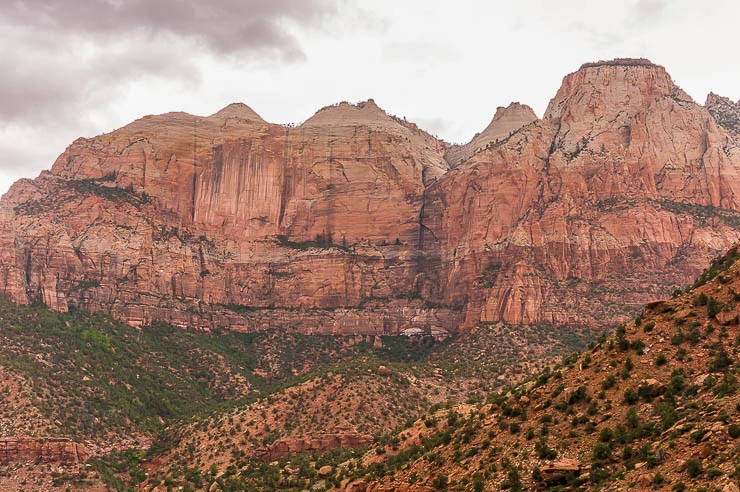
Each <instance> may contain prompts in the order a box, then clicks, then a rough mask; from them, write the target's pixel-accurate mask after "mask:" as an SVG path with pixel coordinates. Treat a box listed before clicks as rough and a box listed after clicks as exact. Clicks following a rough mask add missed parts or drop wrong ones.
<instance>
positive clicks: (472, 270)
mask: <svg viewBox="0 0 740 492" xmlns="http://www.w3.org/2000/svg"><path fill="white" fill-rule="evenodd" d="M718 108H719V109H718ZM723 108H725V109H723ZM727 108H729V109H727ZM732 111H733V110H732V106H731V105H730V104H729V103H727V104H726V101H724V100H720V99H718V98H710V100H709V101H708V102H707V106H706V107H702V106H700V105H698V104H696V103H695V102H693V101H692V100H691V98H689V96H687V95H686V94H685V93H684V92H683V91H682V90H681V89H679V88H678V87H677V86H676V85H675V84H674V83H673V81H672V80H671V78H670V76H669V75H668V74H667V73H666V72H665V70H664V69H663V68H662V67H660V66H657V65H654V64H652V63H650V62H649V61H647V60H641V59H640V60H613V61H609V62H598V63H590V64H586V65H584V66H583V67H581V69H580V70H578V71H576V72H575V73H572V74H570V75H568V76H566V77H565V79H564V80H563V84H562V86H561V88H560V90H559V91H558V93H557V95H556V96H555V98H553V100H552V101H551V102H550V104H549V106H548V109H547V111H546V113H545V116H544V118H543V119H541V120H536V117H535V116H534V113H533V112H532V111H531V109H530V108H528V107H527V106H524V105H521V104H518V103H514V104H512V105H510V106H509V107H507V108H500V109H499V111H498V112H497V114H496V116H495V117H494V119H493V121H492V122H491V124H490V125H489V126H488V127H487V128H486V129H485V130H484V131H483V132H481V133H480V134H479V135H477V136H476V137H475V138H474V139H473V140H472V141H471V142H470V143H469V144H467V145H466V146H462V147H450V146H449V145H448V144H446V143H444V142H441V141H439V140H437V139H435V138H434V137H432V136H431V135H429V134H428V133H426V132H424V131H422V130H420V129H419V128H417V127H416V125H414V124H413V123H410V122H407V121H405V120H404V119H400V118H397V117H394V116H392V115H389V114H387V113H385V112H384V111H383V110H381V109H380V108H379V107H378V106H377V105H376V104H375V102H374V101H372V100H368V101H366V102H363V103H359V104H357V105H352V104H349V103H340V104H338V105H335V106H330V107H327V108H324V109H322V110H320V111H318V112H317V113H316V114H315V115H314V116H313V117H311V118H309V119H308V120H307V121H306V122H305V123H303V124H302V125H300V126H298V127H290V126H281V125H274V124H270V123H267V122H265V121H264V120H263V119H262V118H261V117H260V116H259V115H257V114H256V113H255V112H254V111H252V110H251V109H250V108H249V107H247V106H246V105H243V104H235V105H230V106H228V107H227V108H224V109H223V110H221V111H219V112H217V113H215V114H214V115H211V116H208V117H197V116H192V115H188V114H185V113H169V114H165V115H160V116H147V117H144V118H142V119H140V120H137V121H135V122H133V123H131V124H130V125H128V126H126V127H124V128H122V129H120V130H117V131H115V132H112V133H110V134H106V135H101V136H98V137H95V138H92V139H79V140H77V141H75V142H74V143H73V144H72V145H71V146H70V147H69V148H68V149H67V150H66V151H65V152H64V153H63V154H62V155H61V156H60V157H59V158H58V159H57V161H56V162H55V163H54V166H53V167H52V169H51V171H50V172H45V173H42V175H41V176H39V177H38V178H37V179H35V180H33V181H32V180H21V181H20V182H18V183H16V184H15V185H14V186H13V187H12V188H11V190H10V191H9V192H8V193H7V194H6V195H5V196H4V197H3V199H2V201H1V202H0V291H1V292H2V293H3V294H4V295H5V296H7V297H9V298H10V299H12V300H14V301H16V302H21V303H29V302H33V301H40V302H44V303H45V304H46V305H48V306H49V307H51V308H52V309H56V310H60V311H64V310H66V309H68V308H69V307H70V306H76V307H80V308H82V309H86V310H89V311H102V312H106V313H109V314H111V315H113V316H115V317H117V318H120V319H123V320H125V321H127V322H129V323H131V324H133V325H141V324H148V323H150V322H152V321H155V320H163V321H166V322H169V323H173V324H176V325H180V326H192V327H197V328H201V329H206V330H207V329H212V328H214V327H220V326H227V327H231V328H233V329H237V330H243V331H250V330H259V329H264V328H266V327H278V326H279V327H283V328H285V329H295V330H299V331H302V332H305V333H338V334H368V335H379V334H391V335H392V334H399V333H401V332H403V331H404V330H417V331H418V330H422V332H434V331H435V330H436V331H439V332H440V333H443V332H454V331H456V330H457V329H459V327H461V326H463V327H469V326H472V325H473V324H475V323H478V322H488V323H495V322H506V323H513V324H521V323H548V324H556V325H560V324H585V325H603V324H604V323H609V322H614V321H618V320H624V319H625V318H626V317H627V316H629V315H630V314H632V313H633V312H634V311H635V310H636V309H637V308H638V307H639V306H640V305H642V304H644V303H645V302H646V301H648V300H650V299H653V298H656V297H662V296H664V295H665V294H666V293H668V292H670V291H671V290H673V289H675V288H677V287H682V286H684V285H685V284H687V283H689V282H690V281H692V280H693V278H694V277H695V276H696V275H697V274H698V273H699V272H700V271H701V270H702V269H703V268H704V267H705V266H706V265H707V264H708V263H709V261H710V259H711V258H713V257H714V256H716V255H717V254H718V253H719V252H721V251H723V250H725V249H727V247H729V245H730V244H731V243H732V242H734V241H736V240H738V239H740V232H738V225H739V224H740V213H739V212H738V210H740V199H739V198H738V192H740V148H739V147H738V143H737V140H736V139H735V138H734V136H733V134H732V127H731V125H730V124H729V123H727V122H728V121H730V120H731V117H730V116H722V115H731V114H732ZM445 159H446V160H445ZM460 161H462V162H460ZM448 162H450V163H453V164H454V165H455V167H454V169H451V166H450V165H449V164H448Z"/></svg>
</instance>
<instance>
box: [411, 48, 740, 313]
mask: <svg viewBox="0 0 740 492" xmlns="http://www.w3.org/2000/svg"><path fill="white" fill-rule="evenodd" d="M739 172H740V148H738V145H737V142H736V141H734V140H733V139H732V138H731V136H730V135H728V133H727V131H726V130H725V129H724V128H722V127H721V126H720V125H718V123H717V121H716V120H715V118H714V117H713V116H712V115H711V114H710V112H709V111H707V110H706V109H705V108H703V107H701V106H699V105H698V104H696V103H694V102H693V101H692V100H691V99H690V98H689V96H687V95H686V94H685V93H684V92H683V91H682V90H681V89H679V88H678V87H677V86H676V85H675V84H674V83H673V81H672V80H671V78H670V76H669V75H668V74H667V73H666V71H665V70H664V69H663V68H662V67H660V66H657V65H653V64H651V63H650V62H648V61H646V60H614V61H611V62H603V63H594V64H587V65H584V66H583V67H582V68H581V69H580V70H578V71H577V72H575V73H573V74H570V75H568V76H566V77H565V79H564V80H563V84H562V86H561V88H560V90H559V91H558V93H557V95H556V96H555V98H553V99H552V101H551V102H550V104H549V106H548V108H547V112H546V114H545V117H544V118H543V119H542V120H540V121H537V122H535V123H532V124H530V125H528V126H527V127H525V128H523V129H522V130H520V131H519V132H516V133H514V134H513V135H512V136H511V137H510V138H508V139H506V140H505V141H503V142H500V143H499V144H497V145H493V146H492V147H491V148H489V149H484V150H482V151H481V152H479V153H477V154H475V155H474V156H473V157H471V158H470V160H468V161H467V162H466V163H464V164H463V165H462V166H460V167H459V168H457V169H455V170H452V171H450V172H449V173H448V174H447V175H446V176H445V178H444V179H443V180H440V181H438V182H436V183H434V184H432V185H431V186H430V188H429V189H428V192H427V202H426V206H425V217H424V223H425V224H426V225H427V227H428V228H429V229H430V231H431V233H430V234H427V235H426V236H425V238H426V239H425V244H424V247H425V252H428V254H427V255H426V258H425V261H426V262H427V264H428V266H429V268H428V269H427V271H428V272H429V282H428V283H427V284H426V287H425V289H424V291H423V294H424V295H427V296H431V297H438V298H439V299H441V300H442V302H445V303H449V304H458V305H465V306H467V321H468V323H474V322H477V321H479V320H482V321H488V322H495V321H505V322H509V323H554V324H567V323H581V322H586V323H592V324H593V323H598V322H599V321H600V322H605V321H615V320H617V319H619V318H620V317H621V316H622V315H624V314H625V313H626V312H628V311H629V310H630V309H634V308H635V307H637V306H639V305H640V304H642V303H644V302H646V301H648V300H650V299H651V298H655V297H660V296H664V295H666V294H667V293H668V292H669V291H671V290H672V289H674V288H677V287H681V286H683V285H685V284H687V283H689V282H691V281H692V280H693V279H694V278H695V277H696V276H697V275H698V273H699V272H700V271H701V270H702V268H703V267H705V266H706V265H707V264H708V262H709V260H710V259H711V258H713V257H714V256H716V255H717V254H718V253H719V252H720V251H722V250H724V249H726V248H727V247H729V245H730V244H732V243H733V242H734V241H736V240H737V239H738V238H740V235H739V233H738V229H737V226H738V224H740V221H739V219H740V215H738V213H737V211H738V208H739V206H740V194H739V193H740V175H739ZM430 243H432V244H430ZM435 246H438V248H439V251H440V253H439V256H435V249H436V248H435ZM433 272H439V277H436V276H434V273H433Z"/></svg>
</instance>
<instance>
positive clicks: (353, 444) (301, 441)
mask: <svg viewBox="0 0 740 492" xmlns="http://www.w3.org/2000/svg"><path fill="white" fill-rule="evenodd" d="M372 442H373V436H370V435H366V434H357V433H340V434H324V435H321V436H316V437H305V438H297V439H296V438H284V439H278V440H277V441H275V442H274V443H272V444H271V445H270V446H267V447H264V448H259V449H257V450H255V453H254V455H255V458H257V459H260V460H263V461H273V460H276V459H278V458H280V457H281V456H285V455H296V454H301V453H312V452H314V451H316V452H318V453H325V452H327V451H331V450H332V449H339V448H361V447H363V446H367V445H369V444H370V443H372Z"/></svg>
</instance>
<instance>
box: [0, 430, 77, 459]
mask: <svg viewBox="0 0 740 492" xmlns="http://www.w3.org/2000/svg"><path fill="white" fill-rule="evenodd" d="M87 458H88V452H87V449H86V448H85V447H84V446H83V445H81V444H78V443H76V442H73V441H71V440H70V439H66V438H61V437H47V438H30V437H4V438H0V462H5V463H20V462H27V461H33V462H40V463H59V464H62V465H70V466H71V465H79V464H81V463H84V462H85V461H87Z"/></svg>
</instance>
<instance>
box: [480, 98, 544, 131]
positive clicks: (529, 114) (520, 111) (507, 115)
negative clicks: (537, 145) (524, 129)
mask: <svg viewBox="0 0 740 492" xmlns="http://www.w3.org/2000/svg"><path fill="white" fill-rule="evenodd" d="M507 119H508V120H512V119H514V120H521V121H523V120H527V121H526V123H529V122H531V121H534V120H536V119H537V115H536V114H535V112H534V110H533V109H532V108H531V107H529V106H527V105H526V104H522V103H520V102H517V101H514V102H512V103H510V104H509V105H508V106H499V107H497V108H496V114H494V115H493V119H492V120H491V123H489V124H488V128H490V127H491V126H492V125H493V124H494V122H496V121H504V120H507ZM526 123H524V124H526ZM488 128H486V129H488Z"/></svg>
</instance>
